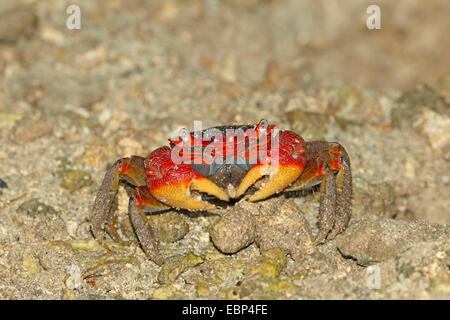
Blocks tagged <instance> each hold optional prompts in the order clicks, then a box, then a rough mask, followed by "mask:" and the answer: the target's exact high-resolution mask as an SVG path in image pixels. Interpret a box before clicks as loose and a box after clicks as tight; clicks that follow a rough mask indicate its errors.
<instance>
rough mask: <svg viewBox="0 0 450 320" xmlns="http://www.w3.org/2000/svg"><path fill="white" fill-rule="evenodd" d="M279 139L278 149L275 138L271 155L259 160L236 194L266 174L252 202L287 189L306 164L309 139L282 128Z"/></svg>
mask: <svg viewBox="0 0 450 320" xmlns="http://www.w3.org/2000/svg"><path fill="white" fill-rule="evenodd" d="M275 138H277V139H278V146H279V147H278V148H277V149H274V145H276V144H274V141H272V145H271V149H270V150H268V153H267V154H268V157H267V158H265V159H259V161H258V163H257V164H255V165H254V166H253V167H252V168H251V169H250V170H249V171H248V173H247V175H246V176H245V177H244V179H242V181H241V183H240V185H239V186H238V188H237V189H236V197H240V196H241V195H243V194H244V193H245V192H246V191H247V189H248V188H249V187H250V186H252V185H253V184H254V183H255V182H256V181H258V180H260V179H261V178H264V177H265V180H264V181H263V183H262V187H260V188H259V189H258V191H256V192H255V193H254V194H253V195H251V196H250V197H249V198H248V200H249V201H258V200H262V199H265V198H267V197H269V196H271V195H273V194H275V193H278V192H280V191H283V190H284V189H285V188H286V187H287V186H289V185H290V184H291V183H293V182H294V181H295V180H296V179H297V178H298V177H299V176H300V174H301V173H302V171H303V168H304V167H305V142H304V140H303V139H302V138H301V137H300V136H298V135H297V134H295V133H293V132H291V131H280V132H279V133H278V135H277V136H275Z"/></svg>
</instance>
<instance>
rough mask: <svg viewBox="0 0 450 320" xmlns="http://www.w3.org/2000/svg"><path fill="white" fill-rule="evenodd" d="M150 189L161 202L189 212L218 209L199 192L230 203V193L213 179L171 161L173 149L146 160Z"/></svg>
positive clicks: (161, 150) (153, 154)
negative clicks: (195, 192) (197, 192)
mask: <svg viewBox="0 0 450 320" xmlns="http://www.w3.org/2000/svg"><path fill="white" fill-rule="evenodd" d="M145 169H146V174H147V187H148V190H149V192H150V193H151V195H152V196H153V197H154V198H155V199H157V200H158V201H160V202H162V203H164V204H167V205H169V206H171V207H175V208H181V209H187V210H212V209H215V208H216V207H215V206H214V205H212V204H210V203H208V202H207V201H203V200H202V199H201V196H200V195H195V194H194V193H192V191H194V190H195V191H199V192H202V193H207V194H210V195H213V196H215V197H216V198H218V199H220V200H224V201H228V200H229V197H228V194H227V193H226V192H225V191H224V190H223V189H222V188H220V187H219V186H218V185H216V184H215V183H214V182H212V181H211V180H209V179H207V178H206V177H204V176H202V175H201V174H199V173H196V172H194V169H193V168H192V167H191V166H189V165H187V164H183V163H180V164H176V163H175V162H173V160H172V159H171V149H170V148H169V147H161V148H158V149H156V150H155V151H153V152H152V153H151V154H150V155H149V156H148V157H147V159H146V162H145Z"/></svg>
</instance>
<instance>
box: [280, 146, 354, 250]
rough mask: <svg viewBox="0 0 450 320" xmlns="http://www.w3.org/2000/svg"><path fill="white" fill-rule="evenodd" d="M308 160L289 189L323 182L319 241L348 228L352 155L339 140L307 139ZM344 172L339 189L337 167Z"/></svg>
mask: <svg viewBox="0 0 450 320" xmlns="http://www.w3.org/2000/svg"><path fill="white" fill-rule="evenodd" d="M306 150H307V154H308V160H307V162H306V166H305V170H304V171H303V173H302V175H301V176H300V177H299V178H298V179H297V181H295V182H294V183H293V184H292V185H291V186H290V187H289V188H288V189H287V191H296V190H302V189H306V188H308V187H311V186H314V185H316V184H319V183H321V189H320V190H321V192H320V197H321V199H320V207H319V221H318V226H319V233H318V235H317V237H316V240H315V242H316V243H322V242H324V241H325V239H333V238H334V237H335V236H336V235H337V234H338V233H340V232H341V231H342V230H344V229H345V227H346V226H347V224H348V222H349V220H350V217H351V195H352V176H351V170H350V159H349V157H348V154H347V152H346V151H345V149H344V147H342V146H341V145H340V144H338V143H335V142H332V143H328V142H325V141H310V142H307V143H306ZM337 170H338V175H341V176H342V180H341V184H340V185H339V186H338V190H337V189H336V171H337Z"/></svg>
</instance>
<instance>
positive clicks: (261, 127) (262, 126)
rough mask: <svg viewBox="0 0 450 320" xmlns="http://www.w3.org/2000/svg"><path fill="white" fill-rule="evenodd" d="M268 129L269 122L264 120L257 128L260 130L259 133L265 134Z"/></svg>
mask: <svg viewBox="0 0 450 320" xmlns="http://www.w3.org/2000/svg"><path fill="white" fill-rule="evenodd" d="M268 127H269V123H268V122H267V120H265V119H262V120H261V121H260V122H259V123H258V126H257V127H256V130H258V132H259V133H265V132H266V131H267V128H268Z"/></svg>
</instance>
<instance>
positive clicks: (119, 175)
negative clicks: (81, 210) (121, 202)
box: [90, 156, 166, 241]
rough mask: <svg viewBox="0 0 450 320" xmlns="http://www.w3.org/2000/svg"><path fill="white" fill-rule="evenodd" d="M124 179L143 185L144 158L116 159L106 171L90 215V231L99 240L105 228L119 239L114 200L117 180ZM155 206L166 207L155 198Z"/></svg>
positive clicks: (117, 184)
mask: <svg viewBox="0 0 450 320" xmlns="http://www.w3.org/2000/svg"><path fill="white" fill-rule="evenodd" d="M120 180H124V181H126V182H128V183H129V184H131V185H133V186H135V187H136V186H139V185H145V169H144V158H142V157H138V156H132V157H130V158H122V159H119V160H118V161H116V162H115V163H114V164H113V165H112V166H111V167H110V168H109V169H108V170H107V172H106V174H105V177H104V178H103V182H102V185H101V187H100V189H99V191H98V193H97V196H96V198H95V202H94V207H93V209H92V213H91V216H90V221H91V224H92V233H93V234H94V237H95V238H96V239H99V240H104V239H105V234H104V232H103V230H105V231H106V232H107V233H108V234H109V235H110V236H111V238H113V240H114V241H120V237H119V234H118V233H117V231H116V230H115V229H114V208H113V207H114V206H113V204H114V200H115V197H116V195H117V190H118V186H119V181H120ZM152 206H153V207H154V208H155V209H156V208H162V209H163V208H166V206H164V205H163V204H162V203H158V202H157V201H156V200H155V201H154V202H153V203H152Z"/></svg>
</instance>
